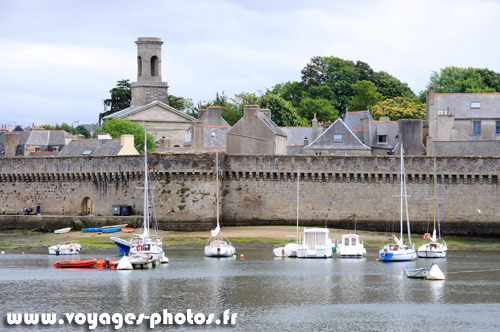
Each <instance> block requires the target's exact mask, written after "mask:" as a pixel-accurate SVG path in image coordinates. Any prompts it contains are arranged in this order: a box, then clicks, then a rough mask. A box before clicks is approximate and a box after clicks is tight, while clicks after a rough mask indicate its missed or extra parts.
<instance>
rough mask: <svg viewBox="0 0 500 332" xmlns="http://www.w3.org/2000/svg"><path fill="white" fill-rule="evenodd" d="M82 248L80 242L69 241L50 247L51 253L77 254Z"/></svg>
mask: <svg viewBox="0 0 500 332" xmlns="http://www.w3.org/2000/svg"><path fill="white" fill-rule="evenodd" d="M81 250H82V246H81V245H80V243H78V242H73V241H68V242H63V243H59V244H56V245H54V246H50V247H49V254H50V255H76V254H79V253H80V251H81Z"/></svg>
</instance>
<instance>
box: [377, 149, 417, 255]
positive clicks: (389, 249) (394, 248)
mask: <svg viewBox="0 0 500 332" xmlns="http://www.w3.org/2000/svg"><path fill="white" fill-rule="evenodd" d="M403 154H404V151H403V143H402V142H401V155H400V161H401V181H400V182H401V194H400V196H401V209H400V228H401V235H400V238H399V239H398V238H397V237H396V235H393V238H394V242H393V243H391V244H386V245H385V246H384V247H383V248H382V249H380V251H379V257H380V260H381V261H384V262H397V261H411V260H414V259H416V258H417V253H416V252H415V244H412V243H411V232H410V217H409V214H408V196H407V195H406V177H405V168H404V161H403ZM403 197H404V203H405V204H404V205H405V207H406V223H407V225H406V226H407V228H408V241H409V244H405V243H404V242H403Z"/></svg>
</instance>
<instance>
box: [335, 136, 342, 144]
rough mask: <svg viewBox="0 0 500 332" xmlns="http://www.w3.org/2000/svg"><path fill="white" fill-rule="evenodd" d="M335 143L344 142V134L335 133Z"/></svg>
mask: <svg viewBox="0 0 500 332" xmlns="http://www.w3.org/2000/svg"><path fill="white" fill-rule="evenodd" d="M333 143H342V135H333Z"/></svg>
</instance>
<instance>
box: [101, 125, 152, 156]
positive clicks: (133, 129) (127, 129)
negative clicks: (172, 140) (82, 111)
mask: <svg viewBox="0 0 500 332" xmlns="http://www.w3.org/2000/svg"><path fill="white" fill-rule="evenodd" d="M99 132H100V133H107V134H109V135H111V137H113V138H120V136H121V135H123V134H129V135H134V146H135V148H136V149H137V151H139V153H144V128H143V127H142V126H141V125H140V124H139V123H136V122H131V121H128V120H122V119H109V120H106V121H105V122H104V124H103V125H102V128H101V129H100V130H99ZM147 146H148V152H154V151H155V149H156V143H155V138H154V136H153V135H152V134H149V133H148V134H147Z"/></svg>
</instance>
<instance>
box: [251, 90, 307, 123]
mask: <svg viewBox="0 0 500 332" xmlns="http://www.w3.org/2000/svg"><path fill="white" fill-rule="evenodd" d="M259 104H260V107H261V108H268V109H270V110H271V120H273V122H274V123H275V124H276V125H278V126H297V125H299V124H301V123H302V121H301V119H300V118H299V116H298V114H297V111H296V110H295V108H294V107H293V106H292V104H291V103H290V102H289V101H286V100H285V99H283V98H281V97H280V96H278V95H275V94H274V93H266V94H265V95H263V96H262V97H260V100H259Z"/></svg>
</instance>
